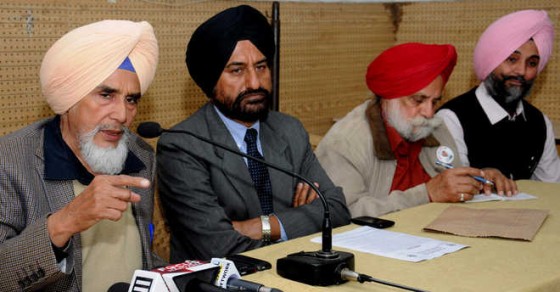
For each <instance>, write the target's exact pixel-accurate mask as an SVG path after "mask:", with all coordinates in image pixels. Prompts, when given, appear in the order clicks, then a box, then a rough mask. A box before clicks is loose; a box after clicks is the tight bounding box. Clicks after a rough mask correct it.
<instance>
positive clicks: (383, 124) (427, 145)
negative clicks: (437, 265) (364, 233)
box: [315, 43, 510, 217]
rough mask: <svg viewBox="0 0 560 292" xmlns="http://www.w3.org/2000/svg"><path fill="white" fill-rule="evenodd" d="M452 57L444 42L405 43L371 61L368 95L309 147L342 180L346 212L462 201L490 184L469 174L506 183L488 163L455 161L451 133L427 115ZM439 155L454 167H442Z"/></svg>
mask: <svg viewBox="0 0 560 292" xmlns="http://www.w3.org/2000/svg"><path fill="white" fill-rule="evenodd" d="M456 61H457V54H456V52H455V48H454V47H453V46H451V45H428V44H421V43H405V44H401V45H397V46H394V47H391V48H389V49H387V50H385V51H384V52H382V53H381V54H380V55H379V56H378V57H377V58H376V59H375V60H373V62H371V64H370V65H369V67H368V70H367V73H366V83H367V86H368V88H369V89H370V90H371V91H372V92H373V94H374V97H373V99H371V100H368V101H366V102H364V103H363V104H361V105H359V106H358V107H356V108H354V109H353V110H352V111H351V112H350V113H348V114H347V115H346V116H345V117H344V118H343V119H341V120H340V121H338V122H337V123H336V124H334V125H333V127H332V128H331V129H330V130H329V132H328V133H327V134H326V135H325V137H324V138H323V139H322V140H321V142H320V143H319V145H318V146H317V149H316V151H315V152H316V154H317V158H318V159H319V161H320V162H321V165H323V167H324V168H325V170H326V171H327V174H328V175H329V177H331V179H332V180H333V181H334V183H335V184H337V185H340V186H342V188H343V190H344V195H345V196H346V202H347V203H348V207H349V209H350V212H351V214H352V217H357V216H364V215H369V216H379V215H383V214H387V213H390V212H394V211H397V210H400V209H405V208H409V207H413V206H416V205H420V204H425V203H428V202H462V201H466V200H470V199H471V198H472V197H473V195H475V194H478V193H479V192H481V190H483V189H484V191H490V187H489V186H487V185H483V184H482V183H480V182H478V181H476V180H475V179H473V178H472V176H481V177H486V178H488V179H492V180H495V183H496V185H498V184H499V187H502V185H503V183H504V182H505V183H507V180H506V179H505V178H504V177H503V176H501V175H500V173H499V172H496V171H495V170H490V171H487V172H482V171H481V170H480V169H475V168H465V167H459V166H461V164H460V163H459V161H458V160H457V159H453V157H454V153H456V150H455V143H453V138H452V137H451V135H450V134H449V132H448V131H447V129H446V128H445V126H444V125H442V122H441V120H440V119H438V118H435V117H434V112H435V106H436V104H437V102H438V101H439V100H441V95H442V92H443V89H444V87H445V84H446V83H447V81H448V80H449V76H450V75H451V72H452V71H453V68H454V66H455V63H456ZM438 160H439V161H440V162H443V163H445V164H446V165H450V166H451V167H452V166H456V167H457V168H454V169H449V170H446V169H445V168H442V167H440V166H438V165H436V161H438ZM508 187H510V186H509V185H508Z"/></svg>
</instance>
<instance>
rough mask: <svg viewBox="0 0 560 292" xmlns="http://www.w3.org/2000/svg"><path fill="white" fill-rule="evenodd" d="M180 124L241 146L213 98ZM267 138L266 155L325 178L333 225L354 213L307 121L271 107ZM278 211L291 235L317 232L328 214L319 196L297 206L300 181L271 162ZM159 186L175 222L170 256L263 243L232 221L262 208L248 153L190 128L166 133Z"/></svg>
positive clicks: (203, 255)
mask: <svg viewBox="0 0 560 292" xmlns="http://www.w3.org/2000/svg"><path fill="white" fill-rule="evenodd" d="M173 129H175V130H188V131H192V132H195V133H197V134H199V135H201V136H204V137H207V138H209V139H210V140H212V141H216V142H219V143H222V144H226V145H228V146H230V147H231V148H234V149H238V148H237V145H236V144H235V142H234V140H233V138H232V136H231V134H230V133H229V131H228V130H227V128H226V126H225V125H224V123H223V122H222V120H221V119H220V118H219V116H218V114H217V113H216V111H215V109H214V107H213V105H212V104H210V103H208V104H206V105H205V106H203V107H202V108H201V109H200V110H198V111H197V112H196V113H194V114H193V115H192V116H191V117H189V118H188V119H187V120H185V121H183V122H181V123H180V124H178V125H176V126H175V127H174V128H173ZM259 135H260V139H261V145H262V148H263V152H264V158H265V160H266V161H268V162H271V163H274V164H276V165H280V166H282V167H284V168H287V169H290V170H291V171H293V172H296V173H299V174H301V175H302V176H303V177H305V178H308V179H309V180H311V181H314V182H318V183H319V185H320V190H321V191H322V193H323V194H324V195H325V197H326V199H327V202H328V205H329V208H330V212H331V218H332V222H333V226H340V225H344V224H348V223H349V220H350V214H349V212H348V209H347V208H346V202H345V199H344V196H343V194H342V190H341V189H340V188H339V187H335V186H334V184H333V183H332V182H331V180H330V179H329V178H328V177H327V175H326V173H325V172H324V170H323V168H322V167H321V165H320V164H319V162H318V160H317V159H316V157H315V155H314V154H313V151H312V149H311V145H310V144H309V138H308V135H307V132H306V131H305V129H304V128H303V126H302V124H301V123H300V122H299V121H298V120H296V119H294V118H292V117H290V116H287V115H285V114H282V113H278V112H270V113H269V115H268V118H267V119H266V120H265V121H262V122H261V126H260V133H259ZM268 170H269V173H270V178H271V184H272V192H273V200H274V214H275V215H276V216H278V218H279V219H280V221H281V222H282V224H283V226H284V229H285V231H286V233H287V236H288V238H295V237H299V236H303V235H307V234H310V233H314V232H318V231H320V228H321V222H322V218H323V206H322V204H321V201H320V200H319V199H317V200H315V201H314V202H313V203H311V204H308V205H305V206H301V207H299V208H292V207H291V204H292V198H293V194H294V192H295V188H296V184H297V183H298V180H297V179H295V178H293V177H291V176H288V175H286V174H284V173H281V172H279V171H276V170H274V169H271V168H269V169H268ZM157 172H158V187H159V192H160V197H161V200H162V206H163V207H164V212H165V216H166V218H167V221H168V224H169V226H170V228H171V262H179V261H183V260H186V259H209V258H211V257H222V256H225V255H230V254H235V253H239V252H243V251H246V250H250V249H254V248H257V247H260V246H262V245H263V244H264V243H263V242H262V241H260V240H252V239H250V238H249V237H246V236H244V235H242V234H240V233H238V232H237V231H235V230H234V229H233V226H232V224H231V221H239V220H247V219H251V218H255V217H258V216H259V215H260V214H261V208H260V203H259V199H258V196H257V193H256V190H255V188H254V186H253V181H252V180H251V177H250V175H249V171H248V169H247V165H246V164H245V162H244V160H243V158H242V157H240V156H238V155H236V154H233V153H230V152H227V151H225V150H222V149H220V148H218V147H214V146H211V145H209V144H207V143H205V142H202V141H199V140H197V139H196V138H193V137H191V136H188V135H184V134H164V135H163V136H162V137H161V138H160V140H159V142H158V147H157Z"/></svg>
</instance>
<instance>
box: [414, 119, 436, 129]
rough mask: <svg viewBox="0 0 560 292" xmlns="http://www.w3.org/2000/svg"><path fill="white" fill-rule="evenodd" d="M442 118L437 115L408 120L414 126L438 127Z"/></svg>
mask: <svg viewBox="0 0 560 292" xmlns="http://www.w3.org/2000/svg"><path fill="white" fill-rule="evenodd" d="M442 121H443V120H442V119H440V118H439V117H433V118H431V119H428V118H423V117H416V118H414V119H412V120H411V121H410V124H411V125H412V126H414V127H432V128H435V127H439V125H441V123H442Z"/></svg>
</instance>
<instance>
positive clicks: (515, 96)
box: [437, 10, 560, 182]
mask: <svg viewBox="0 0 560 292" xmlns="http://www.w3.org/2000/svg"><path fill="white" fill-rule="evenodd" d="M553 42H554V29H553V26H552V23H551V21H550V19H549V18H548V15H547V13H546V12H545V11H543V10H523V11H517V12H514V13H511V14H508V15H506V16H503V17H501V18H499V19H498V20H496V21H495V22H494V23H492V24H491V25H490V26H489V27H488V28H487V29H486V31H484V33H483V34H482V36H481V37H480V39H479V40H478V43H477V44H476V47H475V50H474V70H475V73H476V76H477V77H478V79H479V80H481V81H482V82H481V84H480V85H479V86H477V87H475V88H473V89H471V90H470V91H468V92H467V93H465V94H463V95H460V96H458V97H456V98H454V99H452V100H450V101H449V102H448V103H446V104H444V105H443V106H442V108H441V109H440V110H439V111H438V114H437V115H438V116H440V117H442V118H443V119H444V121H445V123H446V125H447V127H448V128H449V131H450V132H451V134H452V135H453V137H454V138H455V141H456V143H457V147H458V150H459V157H460V158H461V161H462V162H463V163H464V164H465V165H470V166H473V167H478V168H486V167H493V168H497V169H499V170H501V171H502V173H504V175H506V176H507V177H510V178H512V179H516V180H517V179H535V180H541V181H546V182H560V159H559V158H558V154H557V151H556V145H555V143H554V133H553V130H552V124H551V122H550V120H549V119H548V117H547V116H546V115H544V114H543V113H542V112H541V111H539V110H538V109H537V108H535V107H534V106H532V105H531V104H529V103H528V102H527V101H525V99H524V98H525V97H526V96H528V95H529V93H530V90H531V87H532V86H533V82H534V80H535V79H536V78H537V76H538V74H539V73H540V72H541V71H542V70H543V69H544V67H545V66H546V63H547V62H548V60H549V59H550V55H551V54H552V44H553Z"/></svg>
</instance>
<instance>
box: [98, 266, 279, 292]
mask: <svg viewBox="0 0 560 292" xmlns="http://www.w3.org/2000/svg"><path fill="white" fill-rule="evenodd" d="M123 284H126V283H116V284H114V285H113V286H112V287H111V288H110V289H113V290H109V292H122V291H129V292H135V291H145V292H184V291H201V292H220V291H245V292H282V291H281V290H278V289H275V288H270V287H266V286H265V285H263V284H260V283H255V282H251V281H246V280H243V279H241V275H240V274H239V271H238V270H237V268H236V267H235V264H234V263H233V262H232V261H230V260H226V259H220V258H213V259H212V260H211V262H204V261H197V260H187V261H185V262H182V263H178V264H173V265H168V266H165V267H161V268H157V269H153V270H151V271H144V270H136V271H135V272H134V276H133V277H132V281H131V284H130V286H128V284H126V287H128V289H127V290H122V289H123V288H122V287H125V286H124V285H123ZM113 287H115V288H113Z"/></svg>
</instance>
